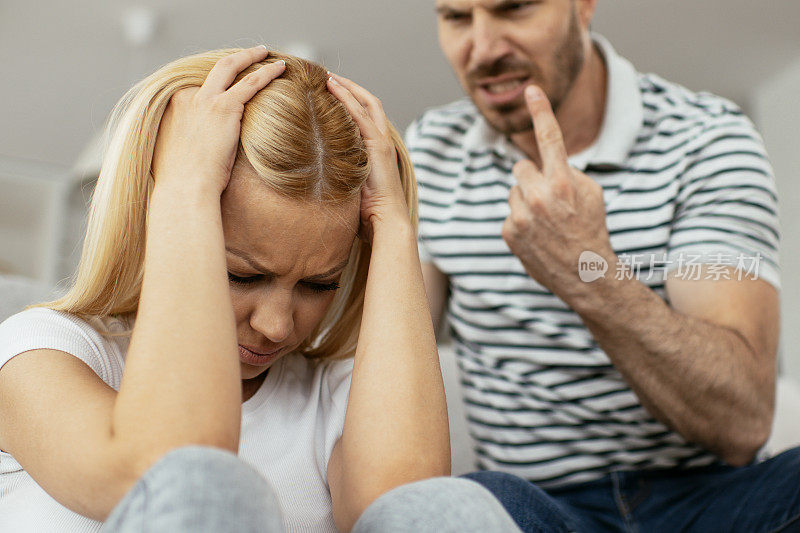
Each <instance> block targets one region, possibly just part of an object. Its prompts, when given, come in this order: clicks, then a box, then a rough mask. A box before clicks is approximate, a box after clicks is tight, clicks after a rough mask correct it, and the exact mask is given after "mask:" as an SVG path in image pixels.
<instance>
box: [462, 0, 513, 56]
mask: <svg viewBox="0 0 800 533" xmlns="http://www.w3.org/2000/svg"><path fill="white" fill-rule="evenodd" d="M510 53H511V46H510V44H509V42H508V40H507V39H506V38H505V36H504V33H503V25H502V22H501V21H498V20H496V18H495V17H493V16H492V15H491V14H489V13H485V12H483V11H481V10H475V12H474V14H473V18H472V48H471V50H470V57H469V66H468V68H469V70H473V69H475V68H477V67H479V66H488V65H492V64H493V63H495V62H496V61H497V60H498V59H501V58H503V57H505V56H506V55H508V54H510Z"/></svg>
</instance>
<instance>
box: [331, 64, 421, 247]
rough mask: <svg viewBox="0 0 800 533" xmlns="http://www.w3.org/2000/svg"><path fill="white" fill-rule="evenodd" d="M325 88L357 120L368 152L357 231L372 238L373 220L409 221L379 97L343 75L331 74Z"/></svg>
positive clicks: (370, 240)
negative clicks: (367, 169) (369, 169)
mask: <svg viewBox="0 0 800 533" xmlns="http://www.w3.org/2000/svg"><path fill="white" fill-rule="evenodd" d="M328 90H330V92H331V93H332V94H333V95H334V96H335V97H336V98H338V99H339V101H340V102H342V104H343V105H344V107H345V109H347V111H348V112H349V113H350V116H351V117H353V120H354V121H355V122H356V124H358V128H359V130H360V131H361V138H362V139H363V140H364V145H365V146H366V148H367V152H368V153H369V160H370V165H371V167H372V171H371V172H370V175H369V177H368V178H367V181H366V183H365V184H364V187H363V188H362V189H361V229H360V231H359V234H360V235H361V236H362V238H364V239H365V240H367V242H372V236H373V233H374V230H375V225H376V223H383V222H389V221H397V220H399V221H402V222H404V223H409V216H408V206H407V205H406V200H405V195H404V194H403V187H402V185H401V183H400V171H399V170H398V167H397V150H395V146H394V142H393V141H392V136H391V131H390V127H389V120H388V119H387V118H386V113H384V111H383V106H382V105H381V102H380V100H378V98H376V97H375V96H374V95H373V94H372V93H370V92H369V91H367V90H366V89H364V88H363V87H361V86H360V85H358V84H357V83H355V82H353V81H351V80H348V79H347V78H343V77H341V76H338V75H336V74H331V77H330V79H329V80H328Z"/></svg>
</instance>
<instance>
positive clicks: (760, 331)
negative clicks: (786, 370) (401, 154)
mask: <svg viewBox="0 0 800 533" xmlns="http://www.w3.org/2000/svg"><path fill="white" fill-rule="evenodd" d="M529 89H530V88H529ZM526 95H527V96H528V106H529V108H530V111H531V115H532V117H533V121H534V124H535V133H536V139H537V144H538V148H539V153H540V159H541V168H539V167H537V166H536V165H535V164H534V163H533V162H531V161H521V162H519V163H517V164H516V165H515V166H514V175H515V177H516V178H517V185H516V186H514V187H513V188H512V190H511V193H510V195H509V204H510V207H511V214H510V215H509V217H508V219H507V220H506V222H505V224H504V226H503V238H504V239H505V241H506V242H507V243H508V245H509V248H510V249H511V251H512V252H513V253H514V254H515V255H516V256H517V257H519V258H520V260H521V261H522V264H523V265H524V266H525V269H526V271H527V272H528V274H530V276H531V277H532V278H534V279H536V280H537V281H538V282H539V283H541V284H542V285H544V286H545V287H547V288H548V289H550V290H551V291H552V292H553V293H554V294H555V295H556V296H558V297H559V298H561V299H562V300H563V301H564V302H565V303H567V304H568V305H569V306H570V307H571V308H572V309H574V310H575V311H576V312H577V313H578V314H579V315H580V316H581V317H582V319H583V321H584V323H585V324H586V325H587V327H588V328H589V329H590V331H591V332H592V333H593V335H594V336H595V338H596V340H597V341H598V343H599V344H600V346H601V347H602V348H603V349H604V351H605V352H606V354H607V355H608V357H609V358H610V360H611V362H612V363H613V364H614V365H615V367H616V368H617V369H618V370H619V371H620V372H621V373H622V375H623V377H624V378H625V380H626V381H627V383H628V384H629V386H630V387H631V388H632V389H633V390H634V392H636V394H637V395H638V397H639V399H640V401H641V402H642V404H643V405H644V407H645V408H647V409H648V411H649V412H650V413H651V414H652V415H653V416H655V417H656V418H658V419H659V420H661V421H662V422H664V423H665V424H667V425H668V426H670V427H671V428H673V429H674V430H675V431H677V432H679V433H680V434H681V435H683V436H684V437H685V438H686V439H687V440H690V441H692V442H695V443H698V444H700V445H702V446H704V447H705V448H707V449H709V450H711V451H713V452H715V453H717V454H718V455H719V456H720V457H722V458H723V459H724V460H725V461H727V462H728V463H730V464H734V465H740V464H744V463H747V462H749V461H750V460H751V459H752V457H753V454H754V453H755V451H756V450H757V449H758V448H759V447H760V446H761V445H762V444H763V443H764V441H765V440H766V438H767V437H768V434H769V428H770V425H771V420H772V413H773V403H774V384H775V358H776V357H775V355H776V354H775V352H776V344H777V331H778V295H777V291H775V289H773V288H772V286H770V285H769V284H768V283H767V282H766V281H763V280H753V279H743V280H730V281H725V280H720V281H707V280H703V281H691V280H682V279H677V278H676V277H675V276H672V277H670V278H669V279H668V280H667V283H666V289H667V295H668V297H669V299H670V301H671V303H672V307H670V305H668V304H667V303H666V302H665V301H664V300H662V299H661V298H660V297H659V296H658V295H657V294H656V293H655V292H653V291H652V290H651V289H649V288H648V287H647V286H645V285H644V284H642V283H641V282H639V281H638V280H635V279H611V278H612V277H614V276H608V279H606V278H602V279H599V280H596V281H593V282H591V283H585V282H583V281H581V279H580V277H579V275H578V268H577V266H578V258H579V256H580V255H581V253H582V252H583V251H585V250H590V251H593V252H595V253H597V254H598V255H600V257H602V258H603V259H604V260H605V261H607V262H608V264H609V269H608V271H609V272H616V271H617V270H618V265H619V258H618V257H617V256H616V254H615V253H614V251H613V249H612V247H611V244H610V240H609V236H608V230H607V229H606V224H605V204H604V202H603V191H602V188H601V187H600V186H599V185H598V184H597V183H596V182H594V181H593V180H592V179H591V178H589V177H587V176H586V175H584V174H583V173H581V172H578V171H577V170H574V169H571V168H570V167H569V164H568V162H567V154H566V149H565V147H564V144H563V140H562V137H561V131H560V129H559V126H558V122H557V121H556V119H555V116H554V115H553V112H552V110H551V108H550V105H549V102H548V101H547V99H546V98H545V97H544V94H543V93H542V91H541V90H538V89H536V88H534V89H532V90H529V91H528V92H526ZM622 267H623V268H624V265H622Z"/></svg>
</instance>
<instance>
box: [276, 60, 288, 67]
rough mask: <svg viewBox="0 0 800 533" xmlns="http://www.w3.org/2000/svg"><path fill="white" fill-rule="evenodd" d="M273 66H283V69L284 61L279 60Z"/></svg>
mask: <svg viewBox="0 0 800 533" xmlns="http://www.w3.org/2000/svg"><path fill="white" fill-rule="evenodd" d="M275 64H276V65H282V66H284V67H285V66H286V61H284V60H283V59H279V60H277V61H276V62H275Z"/></svg>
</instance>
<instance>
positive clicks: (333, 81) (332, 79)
mask: <svg viewBox="0 0 800 533" xmlns="http://www.w3.org/2000/svg"><path fill="white" fill-rule="evenodd" d="M328 81H329V82H331V83H332V84H334V85H339V82H338V81H336V78H334V77H333V76H331V77H329V78H328Z"/></svg>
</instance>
